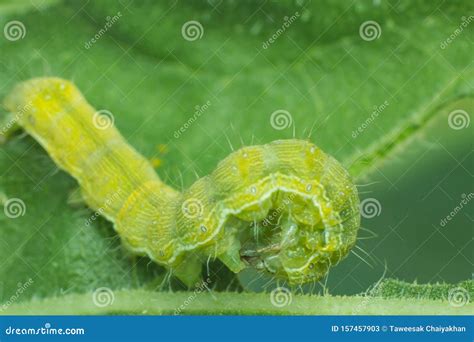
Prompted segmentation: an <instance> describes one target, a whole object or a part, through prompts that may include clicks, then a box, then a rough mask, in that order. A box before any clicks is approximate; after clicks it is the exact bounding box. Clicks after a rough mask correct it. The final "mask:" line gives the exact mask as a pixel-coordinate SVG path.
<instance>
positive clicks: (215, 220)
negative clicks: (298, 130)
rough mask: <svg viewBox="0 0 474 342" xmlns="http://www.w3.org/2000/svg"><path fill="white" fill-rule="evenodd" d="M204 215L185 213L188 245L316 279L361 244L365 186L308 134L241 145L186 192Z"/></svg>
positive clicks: (300, 279) (242, 263)
mask: <svg viewBox="0 0 474 342" xmlns="http://www.w3.org/2000/svg"><path fill="white" fill-rule="evenodd" d="M192 201H194V202H198V203H199V211H200V215H199V217H198V218H195V219H191V220H187V219H186V217H185V216H186V215H184V216H183V217H182V218H181V219H179V220H178V223H179V224H178V227H182V231H181V232H180V233H179V234H178V235H179V236H180V237H182V240H181V241H182V243H183V244H184V245H185V246H200V249H201V251H202V252H204V254H207V255H217V256H218V257H219V259H220V260H222V261H223V262H224V263H225V264H226V265H227V266H228V267H229V268H230V269H231V270H232V271H234V272H236V273H237V272H239V271H240V270H242V269H243V268H246V267H252V268H255V269H257V270H259V271H262V272H265V273H269V274H271V275H272V276H274V277H276V278H281V279H284V280H287V281H288V282H289V283H291V284H302V283H306V282H311V281H315V280H317V279H319V278H321V277H322V276H324V275H325V274H326V273H327V271H328V269H329V267H330V266H331V265H334V264H336V263H337V262H338V261H339V260H341V259H342V258H343V257H344V256H345V255H346V254H347V253H348V251H349V250H350V248H351V247H352V246H353V245H354V243H355V241H356V234H357V230H358V228H359V224H360V216H359V200H358V196H357V190H356V188H355V186H354V185H353V183H352V182H351V179H350V177H349V175H348V173H347V171H346V170H345V169H344V168H343V167H342V166H341V165H340V164H339V163H338V162H337V161H336V160H335V159H333V158H332V157H330V156H328V155H326V154H324V153H323V152H322V151H321V150H320V149H319V148H317V147H316V146H314V145H313V144H310V143H308V142H306V141H301V140H282V141H276V142H273V143H271V144H268V145H261V146H251V147H246V148H243V149H241V150H239V151H236V152H234V153H233V154H231V155H230V156H229V157H227V158H226V159H225V160H224V161H222V162H221V163H220V164H219V166H218V168H217V169H216V170H215V171H214V172H213V173H212V174H211V175H210V176H208V177H204V178H201V179H200V180H199V181H198V182H197V183H195V184H194V185H193V186H192V187H191V188H190V189H189V190H188V191H187V192H186V193H185V194H184V196H183V203H191V202H192Z"/></svg>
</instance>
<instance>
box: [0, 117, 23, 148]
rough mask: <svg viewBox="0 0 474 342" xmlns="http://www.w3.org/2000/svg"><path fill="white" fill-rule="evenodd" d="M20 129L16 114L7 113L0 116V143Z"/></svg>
mask: <svg viewBox="0 0 474 342" xmlns="http://www.w3.org/2000/svg"><path fill="white" fill-rule="evenodd" d="M20 129H21V126H20V125H19V124H18V118H17V114H13V113H7V114H6V115H3V116H1V117H0V145H2V144H4V143H5V142H6V141H7V140H8V139H9V138H10V137H11V136H12V135H13V134H15V133H16V132H17V131H19V130H20Z"/></svg>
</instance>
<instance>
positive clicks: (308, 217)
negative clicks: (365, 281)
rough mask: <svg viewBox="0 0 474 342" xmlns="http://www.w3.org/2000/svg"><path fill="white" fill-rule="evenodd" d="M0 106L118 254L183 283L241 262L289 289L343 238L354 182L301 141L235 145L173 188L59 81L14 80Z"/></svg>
mask: <svg viewBox="0 0 474 342" xmlns="http://www.w3.org/2000/svg"><path fill="white" fill-rule="evenodd" d="M5 105H6V107H7V108H8V109H9V110H10V111H11V112H12V113H17V116H16V117H17V118H18V124H19V125H20V126H22V127H23V128H24V129H25V130H26V131H27V132H28V133H29V134H30V135H32V136H33V137H34V138H35V139H36V140H37V141H38V142H39V143H40V144H41V145H42V146H43V147H44V148H45V150H46V151H47V152H48V154H49V155H50V156H51V158H52V159H53V160H54V161H55V162H56V164H57V165H58V166H59V167H60V168H62V169H64V170H65V171H67V172H68V173H69V174H71V175H72V176H73V177H74V178H75V179H76V180H77V181H78V182H79V185H80V187H81V193H82V196H83V198H84V200H85V202H86V203H87V204H88V206H89V207H90V208H92V209H93V210H99V209H101V211H100V212H101V213H102V214H103V215H104V216H105V217H106V218H107V219H108V220H110V221H112V222H113V224H114V228H115V230H116V231H117V232H118V234H119V235H120V237H121V239H122V241H123V243H124V244H125V246H127V248H128V249H129V250H131V251H132V252H134V253H137V254H146V255H148V256H149V257H150V258H151V259H152V260H154V261H155V262H157V263H159V264H161V265H165V266H167V267H168V268H170V269H171V270H172V272H173V274H174V275H176V276H177V277H178V278H179V279H181V280H182V281H183V282H184V283H186V284H193V283H195V281H196V280H197V279H198V278H199V277H200V276H201V268H202V266H201V265H202V263H203V262H205V261H206V260H208V259H209V258H211V257H214V258H218V259H220V260H221V261H222V262H223V263H224V264H225V265H226V266H227V267H228V268H229V269H230V270H232V271H233V272H235V273H238V272H240V271H241V270H242V269H244V268H246V267H252V268H255V269H257V270H261V271H262V272H266V273H269V274H271V275H273V276H275V277H277V278H281V279H284V280H287V281H288V282H289V283H290V284H302V283H306V282H310V281H315V280H317V279H319V278H321V277H322V276H324V275H325V274H326V273H327V271H328V270H329V268H330V267H331V266H332V265H334V264H336V263H337V262H338V261H340V260H341V259H342V258H343V257H345V256H346V255H347V254H348V252H349V250H350V249H351V248H352V246H353V245H354V244H355V241H356V236H357V231H358V228H359V225H360V214H359V198H358V195H357V189H356V187H355V186H354V184H353V183H352V181H351V178H350V176H349V174H348V172H347V171H346V170H345V169H344V168H343V167H342V165H341V164H339V163H338V162H337V161H336V160H335V159H334V158H332V157H331V156H329V155H327V154H325V153H324V152H323V151H322V150H321V149H320V148H318V147H317V146H315V145H314V144H312V143H310V142H308V141H304V140H297V139H289V140H277V141H274V142H271V143H269V144H265V145H259V146H248V147H243V148H241V149H239V150H237V151H235V152H233V153H231V154H230V155H229V156H228V157H227V158H225V159H224V160H222V161H221V162H220V163H219V164H218V166H217V168H216V169H215V170H214V172H212V173H211V174H210V175H208V176H205V177H202V178H200V179H199V180H197V181H196V182H195V183H194V184H193V185H192V186H191V187H190V188H188V189H187V190H185V191H183V192H179V191H177V190H175V189H173V188H171V187H169V186H168V185H166V184H164V183H163V182H162V181H161V180H160V178H159V177H158V176H157V175H156V173H155V171H154V170H153V168H152V166H151V165H150V163H149V162H148V161H147V160H146V159H145V158H144V157H143V156H141V155H140V154H139V153H138V152H137V151H135V150H134V149H133V147H131V146H130V145H129V144H128V143H127V142H126V141H125V140H124V138H123V137H122V136H121V135H120V133H119V132H118V130H117V129H116V128H115V127H114V126H113V125H106V127H104V126H103V125H102V126H100V125H97V122H94V121H95V120H96V117H97V111H96V110H95V109H94V108H92V107H91V106H90V105H89V104H88V103H87V101H86V100H85V99H84V97H83V96H82V94H81V93H80V91H79V90H78V89H77V88H76V87H75V86H74V85H73V84H72V83H71V82H68V81H66V80H62V79H58V78H38V79H32V80H29V81H26V82H24V83H21V84H19V85H18V86H16V87H15V89H14V90H13V91H12V93H11V94H10V95H9V96H7V98H6V99H5ZM111 194H114V200H113V201H110V197H111ZM104 203H107V205H105V204H104Z"/></svg>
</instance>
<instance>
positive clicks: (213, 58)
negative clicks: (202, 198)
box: [0, 0, 474, 312]
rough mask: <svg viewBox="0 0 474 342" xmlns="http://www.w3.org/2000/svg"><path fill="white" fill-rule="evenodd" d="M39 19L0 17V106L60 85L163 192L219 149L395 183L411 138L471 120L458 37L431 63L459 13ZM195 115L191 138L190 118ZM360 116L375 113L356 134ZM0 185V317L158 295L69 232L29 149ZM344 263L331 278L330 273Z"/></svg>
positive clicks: (262, 8)
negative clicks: (453, 117) (11, 309)
mask: <svg viewBox="0 0 474 342" xmlns="http://www.w3.org/2000/svg"><path fill="white" fill-rule="evenodd" d="M43 4H47V5H48V6H46V5H44V6H34V5H33V6H26V7H22V6H19V7H11V6H4V7H1V6H0V27H2V28H3V27H5V25H7V24H8V23H10V22H11V21H13V20H17V21H20V22H21V23H23V25H24V27H25V30H26V31H25V36H24V38H23V39H19V40H14V41H12V40H8V39H6V37H5V36H1V37H0V51H1V55H0V80H1V84H0V98H3V97H4V96H5V95H6V94H7V93H8V92H9V91H10V90H11V89H12V87H13V85H14V84H15V83H17V82H19V81H21V80H25V79H28V78H31V77H37V76H45V75H54V76H59V77H62V78H67V79H71V80H73V81H74V82H75V83H76V84H77V85H78V87H79V88H80V89H81V90H82V91H83V93H84V94H85V96H86V98H87V99H88V100H89V102H90V103H92V104H93V105H94V106H95V107H96V108H97V109H107V110H109V111H111V112H112V113H113V114H114V117H115V124H116V126H117V127H118V128H119V130H120V131H121V132H122V133H123V135H124V136H125V137H126V139H127V140H128V141H129V142H130V143H131V144H132V145H133V146H134V147H136V148H137V149H138V150H139V151H140V152H141V153H143V154H144V155H146V156H147V157H149V158H155V159H159V161H160V162H161V166H160V167H159V169H158V170H157V172H158V173H159V174H160V176H161V177H162V178H163V179H164V180H165V181H166V182H167V183H169V184H171V185H173V186H176V187H178V188H182V187H186V186H189V185H190V184H191V183H192V182H193V181H194V179H195V177H196V176H195V174H198V175H199V176H203V175H205V174H207V173H209V172H210V171H211V170H212V169H213V168H214V167H215V166H216V164H217V162H218V161H220V160H221V159H223V158H224V157H225V156H227V155H228V154H229V153H230V152H231V149H233V148H234V149H235V148H238V147H240V146H242V145H247V144H251V143H252V144H260V143H265V142H269V141H272V140H275V139H283V138H290V137H293V136H296V137H299V138H304V137H307V136H309V135H310V134H311V138H310V139H311V140H312V141H313V142H315V143H316V144H317V145H319V146H320V147H321V148H322V149H323V150H325V151H326V152H328V153H330V154H331V155H333V156H334V157H336V158H337V159H338V160H340V161H342V162H343V163H344V164H345V165H346V166H347V167H348V168H349V169H350V170H351V172H352V173H353V174H354V175H355V176H357V179H358V180H364V182H369V181H372V180H378V178H380V176H379V177H377V176H378V175H377V173H378V172H379V171H380V170H383V173H385V172H387V173H390V172H392V173H395V174H400V173H402V172H403V171H404V167H403V166H400V164H398V163H397V162H396V161H395V160H394V155H395V154H396V153H397V152H398V153H400V151H402V152H404V151H410V150H411V148H412V147H413V144H414V143H416V140H414V137H416V136H419V135H423V134H425V133H426V132H427V131H428V130H429V129H430V125H431V124H432V122H434V120H436V119H437V118H441V117H443V118H445V116H446V115H447V113H446V109H447V108H452V106H453V105H454V104H456V105H461V106H462V109H463V110H465V111H467V112H472V109H473V105H472V103H473V102H472V98H473V87H472V83H473V78H474V77H473V76H474V69H473V65H472V53H471V51H472V48H471V46H472V45H471V44H472V42H471V41H470V38H469V33H472V25H471V26H468V27H467V28H465V32H461V33H460V34H456V36H455V38H454V39H451V41H452V42H451V43H449V44H447V46H446V47H445V48H441V45H442V43H443V42H445V41H446V40H447V39H448V38H449V37H450V36H451V35H453V34H454V33H453V32H455V30H456V29H457V28H459V26H460V25H461V23H462V19H461V17H462V16H467V17H469V14H470V13H472V8H468V2H467V1H466V2H457V3H455V4H453V3H445V2H444V1H434V2H433V1H408V0H407V1H388V2H374V3H369V2H366V1H359V0H358V1H354V2H346V1H312V2H306V1H282V2H279V3H275V2H265V1H262V2H261V3H260V2H255V1H245V2H241V1H239V2H236V1H229V2H214V1H209V2H208V1H199V2H198V1H195V2H188V3H184V2H176V1H160V2H154V1H126V0H124V1H119V2H117V1H101V2H84V3H81V2H76V1H70V2H65V3H60V2H56V1H51V2H45V3H43ZM20 7H21V9H20ZM296 13H298V16H296ZM114 16H115V17H118V19H117V20H115V17H114ZM292 16H296V19H295V20H294V21H293V22H292V23H291V24H290V25H288V27H285V31H284V32H283V33H279V32H280V31H281V29H282V26H283V25H284V22H285V20H289V19H285V17H288V18H292ZM107 17H109V18H108V19H107ZM191 20H196V21H198V22H199V23H200V24H201V25H202V27H203V34H202V37H201V38H200V39H197V40H195V41H189V40H186V39H184V37H183V35H182V26H183V24H185V23H186V22H188V21H191ZM112 21H114V22H113V24H111V25H109V26H107V22H109V24H110V23H111V22H112ZM366 21H376V22H377V23H378V25H379V26H380V28H381V35H380V37H379V38H378V39H375V40H372V41H366V40H364V39H362V37H361V36H360V34H359V28H360V26H361V24H362V23H364V22H366ZM279 30H280V31H279ZM2 31H3V30H2ZM272 37H273V38H272ZM275 37H276V38H275ZM270 38H272V39H273V40H274V42H273V43H269V44H267V45H268V48H266V49H265V48H264V47H263V44H264V43H265V42H269V39H270ZM93 39H94V40H95V41H93ZM86 46H88V47H87V48H86ZM206 103H210V105H209V106H208V107H209V108H208V109H207V110H205V111H204V112H203V113H202V115H200V116H199V118H198V119H197V120H193V121H192V122H191V121H190V119H191V118H193V116H194V115H195V114H194V112H195V110H196V109H195V106H202V105H204V104H206ZM385 103H388V104H386V105H384V104H385ZM374 106H376V107H378V108H380V107H381V106H384V108H383V109H382V110H381V111H380V113H379V115H377V116H376V118H375V119H373V120H371V121H370V123H369V124H368V125H367V127H366V128H363V129H362V131H361V132H358V131H357V130H358V128H359V127H362V126H363V125H364V124H366V122H367V120H368V119H369V118H371V115H372V114H373V111H374ZM280 109H282V110H286V111H288V112H289V113H290V115H291V119H292V123H293V125H291V126H290V127H288V128H286V129H283V130H278V129H275V128H274V127H273V126H272V125H271V122H270V117H271V114H272V113H273V112H275V111H277V110H280ZM0 114H1V113H0ZM443 120H444V119H443ZM188 123H189V124H188ZM181 127H183V131H181V132H180V129H181ZM471 127H472V126H471ZM176 132H178V133H176ZM354 132H356V133H354ZM443 134H444V133H443ZM354 135H356V137H355V138H354V137H353V136H354ZM176 136H178V137H177V138H176ZM414 141H415V142H414ZM462 143H463V146H469V140H463V141H462ZM159 145H165V146H166V148H163V147H160V146H159ZM166 150H168V152H166V153H165V152H164V151H166ZM418 174H419V175H420V177H423V174H422V173H421V171H420V172H419V173H418ZM0 175H1V178H0V192H1V193H2V194H3V197H4V200H6V199H9V198H19V199H21V200H22V201H23V202H24V203H25V208H26V212H25V215H24V216H21V217H18V218H15V219H12V218H9V217H6V216H4V215H3V213H0V302H2V301H6V300H8V299H9V298H11V296H12V295H13V294H14V293H15V292H16V291H17V289H18V284H23V283H24V282H26V281H28V279H30V278H31V279H33V281H34V282H33V284H32V285H31V287H29V288H28V290H27V291H25V292H24V293H23V294H22V296H21V299H20V300H22V301H23V300H27V299H28V298H32V297H51V296H59V295H62V294H65V293H70V292H90V291H92V290H94V289H96V288H98V287H108V288H111V289H113V290H116V289H133V288H139V289H141V288H142V287H143V286H148V287H151V288H155V287H157V286H158V285H160V283H161V281H163V280H162V279H161V278H159V277H160V276H162V275H163V269H162V268H160V267H159V266H157V265H154V264H152V263H151V262H149V260H147V259H146V258H145V259H144V258H133V257H132V256H130V255H128V254H127V252H126V251H125V250H124V249H123V248H122V247H121V245H120V241H119V238H118V237H117V235H116V234H115V232H114V231H113V230H112V228H111V224H110V223H108V222H106V221H105V220H99V221H96V222H94V224H92V225H90V226H86V225H85V222H86V220H87V219H88V218H89V217H90V215H91V214H92V213H91V212H90V211H89V210H87V209H86V208H73V207H71V206H69V205H68V204H67V198H68V195H69V193H70V192H71V191H72V190H73V189H74V188H75V187H76V184H75V182H74V180H73V179H72V178H71V177H70V176H68V175H67V174H65V173H63V172H61V171H58V170H57V168H56V166H55V165H54V163H53V162H52V161H51V160H50V159H49V157H48V156H47V155H46V153H45V152H44V151H43V150H42V149H41V148H40V147H39V145H38V144H37V143H36V142H35V141H34V140H33V139H31V138H30V137H25V136H24V135H18V136H15V137H13V138H12V139H11V140H10V141H8V142H7V143H6V144H5V145H4V146H2V147H1V148H0ZM421 179H422V178H421ZM385 192H386V189H382V190H380V191H379V192H377V193H376V194H371V196H372V197H377V196H382V195H380V194H383V193H385ZM386 209H387V208H386ZM394 210H395V209H394ZM395 212H396V211H395ZM397 219H398V220H400V219H401V218H400V217H398V218H397ZM393 248H394V249H396V248H397V246H396V245H394V247H393ZM415 248H416V247H414V248H413V249H415ZM356 260H357V259H356V258H355V257H352V258H349V259H348V260H346V261H345V262H344V263H343V264H341V266H339V267H338V269H341V270H343V272H342V273H344V272H345V270H347V269H350V268H352V267H353V265H354V264H353V263H354V262H355V261H356ZM217 269H218V267H217V268H216V267H215V268H212V269H211V273H212V274H213V276H214V279H215V281H214V282H215V283H217V285H215V286H217V287H219V288H222V289H225V288H226V286H227V285H229V281H228V280H226V279H228V278H229V275H228V274H225V275H221V273H219V272H222V270H221V271H219V272H217V274H214V273H215V272H216V271H217ZM419 269H422V267H420V268H419ZM336 272H337V270H336ZM469 275H470V271H469ZM379 276H380V274H376V275H375V277H376V278H377V277H379ZM219 278H224V279H221V280H219ZM156 279H158V280H159V281H157V280H156ZM344 279H345V276H344V274H339V275H336V278H334V279H333V281H334V282H335V283H338V282H341V281H343V280H344ZM139 291H141V290H139ZM356 292H358V291H356ZM120 293H122V292H120ZM123 293H124V296H126V293H127V291H126V290H124V292H123ZM133 293H134V292H131V295H130V296H132V295H133ZM347 293H350V291H347ZM156 296H159V297H160V298H161V297H162V296H163V295H160V294H156ZM177 296H181V295H177ZM89 304H90V303H89ZM128 309H130V310H131V311H130V312H136V310H135V308H131V307H128ZM266 309H268V308H266ZM269 312H274V311H269Z"/></svg>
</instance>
